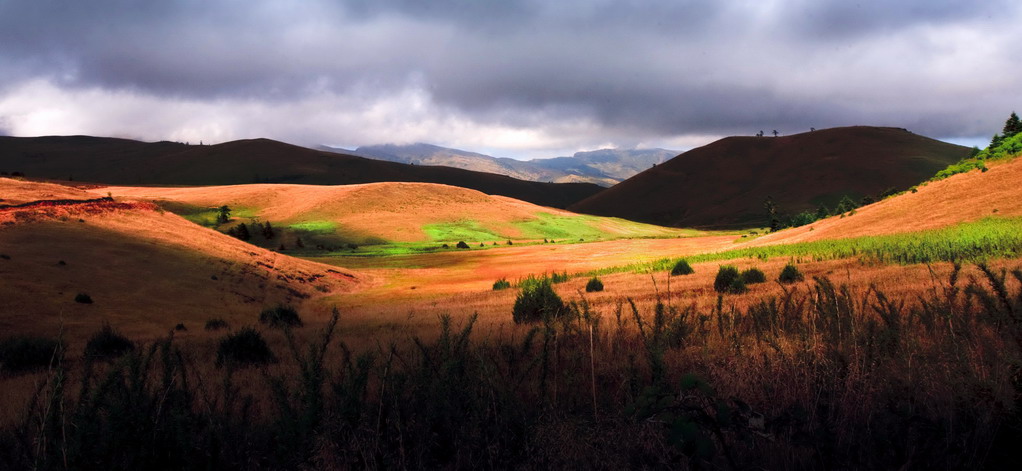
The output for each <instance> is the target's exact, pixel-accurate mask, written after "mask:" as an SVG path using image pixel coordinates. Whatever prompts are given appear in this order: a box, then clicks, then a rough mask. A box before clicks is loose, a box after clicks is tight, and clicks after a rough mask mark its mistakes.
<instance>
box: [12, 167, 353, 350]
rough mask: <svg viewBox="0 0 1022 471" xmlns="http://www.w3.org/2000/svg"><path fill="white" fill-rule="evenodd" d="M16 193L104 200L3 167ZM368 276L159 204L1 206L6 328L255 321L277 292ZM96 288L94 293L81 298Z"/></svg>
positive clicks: (150, 327) (129, 328)
mask: <svg viewBox="0 0 1022 471" xmlns="http://www.w3.org/2000/svg"><path fill="white" fill-rule="evenodd" d="M0 194H2V195H4V198H5V201H12V202H14V201H17V202H19V204H20V203H27V202H29V201H36V200H37V199H39V197H40V196H42V197H43V199H51V198H49V196H57V197H59V199H78V200H87V199H94V198H95V195H92V194H89V193H86V192H84V191H78V190H75V189H72V188H67V187H59V186H57V185H45V184H32V183H26V182H18V181H15V180H11V179H6V178H0ZM366 282H367V280H366V279H365V278H364V277H362V276H361V275H358V274H355V273H352V272H350V271H348V270H344V269H341V268H337V267H331V266H327V265H321V264H318V263H314V262H309V261H306V260H300V259H296V258H292V257H288V256H286V255H282V254H278V253H274V252H270V251H268V250H264V249H261V248H259V247H253V246H251V245H248V244H244V243H242V242H240V241H238V240H237V239H234V238H232V237H229V236H227V235H224V234H220V233H218V232H216V231H213V230H210V229H206V228H203V227H201V226H198V225H195V224H193V223H191V222H188V221H187V220H185V219H183V218H181V217H179V216H176V215H174V214H171V213H168V212H165V211H161V210H159V208H157V207H156V206H155V205H152V204H150V203H145V202H141V203H133V202H123V201H100V202H91V203H82V204H67V203H62V204H56V205H53V204H40V205H33V206H25V207H14V208H12V207H8V208H0V299H3V303H2V306H0V314H2V315H0V331H3V332H8V333H13V332H20V333H38V334H42V335H52V334H53V333H54V332H57V331H58V330H59V329H60V328H61V327H63V329H64V331H65V333H66V334H67V335H68V338H70V339H75V340H79V339H82V335H83V334H85V333H91V332H92V331H95V330H96V329H97V328H98V327H99V326H100V325H101V324H103V323H104V322H109V323H110V324H112V325H114V326H115V327H118V328H120V329H122V330H123V331H125V332H127V333H129V334H131V335H132V336H135V337H143V338H152V337H153V336H157V335H164V334H165V333H166V332H168V331H169V330H170V329H172V328H173V327H174V326H175V325H177V324H178V323H183V324H184V325H185V327H186V328H187V329H189V331H192V332H195V331H198V332H202V330H203V325H204V323H205V321H206V320H208V319H210V318H214V317H218V318H223V319H225V320H227V321H228V323H230V324H232V325H234V326H241V325H246V324H252V323H254V322H255V320H256V319H257V317H258V314H259V312H260V311H261V310H262V309H263V308H265V307H266V306H269V305H275V304H277V303H292V304H298V303H302V302H303V301H304V300H306V299H311V298H313V297H317V296H322V295H326V294H329V293H344V292H348V291H351V290H353V289H355V288H356V287H357V286H359V285H361V284H364V283H366ZM79 294H87V295H88V296H89V297H90V298H91V299H92V303H91V304H84V303H81V302H76V301H75V298H76V296H78V295H79Z"/></svg>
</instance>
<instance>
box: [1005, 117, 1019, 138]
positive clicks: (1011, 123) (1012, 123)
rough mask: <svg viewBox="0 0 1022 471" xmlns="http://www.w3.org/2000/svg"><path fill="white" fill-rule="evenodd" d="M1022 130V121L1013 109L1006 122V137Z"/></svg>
mask: <svg viewBox="0 0 1022 471" xmlns="http://www.w3.org/2000/svg"><path fill="white" fill-rule="evenodd" d="M1020 132H1022V121H1019V119H1018V115H1017V114H1015V112H1014V111H1012V112H1011V116H1010V117H1008V120H1007V121H1005V122H1004V138H1005V139H1007V138H1009V137H1012V136H1014V135H1016V134H1018V133H1020Z"/></svg>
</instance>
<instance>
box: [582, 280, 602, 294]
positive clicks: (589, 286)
mask: <svg viewBox="0 0 1022 471" xmlns="http://www.w3.org/2000/svg"><path fill="white" fill-rule="evenodd" d="M594 291H603V282H602V281H600V279H599V278H597V277H595V276H594V277H592V278H590V279H589V282H588V283H586V293H592V292H594Z"/></svg>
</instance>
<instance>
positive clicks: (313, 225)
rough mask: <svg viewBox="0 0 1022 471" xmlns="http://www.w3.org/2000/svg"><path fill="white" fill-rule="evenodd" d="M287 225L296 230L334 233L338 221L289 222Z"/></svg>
mask: <svg viewBox="0 0 1022 471" xmlns="http://www.w3.org/2000/svg"><path fill="white" fill-rule="evenodd" d="M287 227H288V228H290V229H292V230H295V231H302V232H309V233H314V234H333V233H335V232H337V223H336V222H333V221H302V222H296V223H293V224H288V226H287Z"/></svg>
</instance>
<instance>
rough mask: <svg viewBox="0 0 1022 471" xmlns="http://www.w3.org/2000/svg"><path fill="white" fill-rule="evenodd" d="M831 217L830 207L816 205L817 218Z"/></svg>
mask: <svg viewBox="0 0 1022 471" xmlns="http://www.w3.org/2000/svg"><path fill="white" fill-rule="evenodd" d="M829 217H830V209H827V207H826V206H824V205H822V204H821V205H819V206H817V207H816V219H827V218H829Z"/></svg>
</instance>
